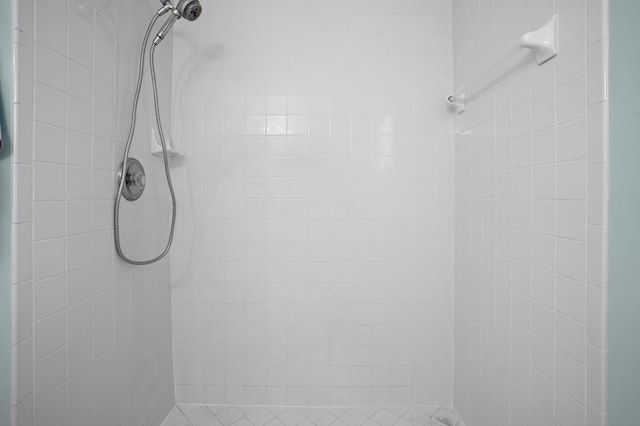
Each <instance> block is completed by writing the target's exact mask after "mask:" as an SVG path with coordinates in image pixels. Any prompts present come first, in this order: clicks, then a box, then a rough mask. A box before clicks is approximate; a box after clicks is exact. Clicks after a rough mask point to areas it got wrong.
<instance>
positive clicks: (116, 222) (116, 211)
mask: <svg viewBox="0 0 640 426" xmlns="http://www.w3.org/2000/svg"><path fill="white" fill-rule="evenodd" d="M159 17H160V14H159V13H156V14H155V15H154V17H153V18H152V19H151V22H150V23H149V26H148V28H147V32H146V33H145V35H144V40H143V42H142V49H141V52H140V67H139V71H138V83H137V85H136V90H135V94H134V96H133V108H132V111H131V124H130V126H129V135H128V136H127V143H126V145H125V148H124V155H123V159H122V174H121V176H120V184H119V185H118V193H117V195H116V199H115V203H114V207H113V234H114V240H115V245H116V252H117V253H118V256H119V257H120V259H122V260H123V261H125V262H126V263H128V264H130V265H138V266H140V265H150V264H152V263H155V262H157V261H159V260H160V259H162V258H163V257H165V256H166V255H167V253H169V250H170V249H171V243H172V242H173V232H174V230H175V227H176V210H177V205H176V195H175V192H174V190H173V183H172V182H171V172H170V170H169V155H168V153H167V145H166V143H165V138H164V132H163V131H162V121H161V119H160V103H159V100H158V83H157V81H156V70H155V63H154V53H155V48H156V44H154V43H152V45H151V49H150V50H149V68H150V70H151V83H152V86H153V101H154V107H155V113H156V124H157V126H158V134H159V135H160V143H161V144H162V156H163V158H164V172H165V176H166V178H167V185H168V186H169V192H170V193H171V204H172V208H173V209H172V215H171V228H170V231H169V239H168V241H167V244H166V246H165V248H164V250H163V251H162V253H160V254H159V255H158V256H156V257H154V258H152V259H149V260H133V259H130V258H129V257H127V255H125V254H124V252H123V251H122V246H121V244H120V202H121V201H122V191H123V190H124V184H125V178H126V170H127V161H128V160H129V151H130V150H131V143H132V142H133V135H134V133H135V130H136V120H137V114H138V101H139V100H140V91H141V89H142V80H143V76H144V53H145V51H146V50H147V44H148V42H149V36H150V35H151V31H152V29H153V26H154V25H155V23H156V21H157V20H158V18H159Z"/></svg>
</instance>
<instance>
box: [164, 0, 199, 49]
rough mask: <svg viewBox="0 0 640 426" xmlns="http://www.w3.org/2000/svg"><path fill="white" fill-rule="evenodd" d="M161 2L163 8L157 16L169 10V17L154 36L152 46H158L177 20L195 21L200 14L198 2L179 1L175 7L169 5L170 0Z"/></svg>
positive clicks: (196, 0)
mask: <svg viewBox="0 0 640 426" xmlns="http://www.w3.org/2000/svg"><path fill="white" fill-rule="evenodd" d="M161 2H162V4H163V7H162V9H160V11H158V14H159V15H161V14H164V13H165V12H168V11H169V10H171V16H169V18H168V19H167V21H166V22H165V23H164V25H162V27H161V28H160V31H159V32H158V35H156V38H155V40H153V44H155V45H158V44H160V42H161V41H162V40H164V38H165V36H166V35H167V34H168V33H169V30H170V29H171V27H173V24H175V23H176V21H177V20H178V19H180V18H184V19H186V20H187V21H195V20H196V19H198V18H199V17H200V14H201V13H202V5H201V4H200V2H199V1H198V0H179V1H178V4H177V5H176V6H175V7H173V5H172V4H171V0H161ZM162 11H165V12H162ZM161 12H162V13H161Z"/></svg>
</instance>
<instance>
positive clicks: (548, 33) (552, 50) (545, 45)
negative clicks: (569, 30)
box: [520, 15, 558, 64]
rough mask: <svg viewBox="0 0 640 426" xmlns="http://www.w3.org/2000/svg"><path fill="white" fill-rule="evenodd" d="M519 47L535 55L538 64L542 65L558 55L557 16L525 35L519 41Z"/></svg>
mask: <svg viewBox="0 0 640 426" xmlns="http://www.w3.org/2000/svg"><path fill="white" fill-rule="evenodd" d="M520 46H521V47H523V48H525V49H532V50H533V51H534V52H535V53H536V60H537V62H538V64H543V63H545V62H547V61H548V60H549V59H551V58H553V57H554V56H556V55H557V54H558V15H553V16H552V17H551V20H549V22H547V23H546V24H545V25H544V26H542V27H541V28H540V29H538V30H536V31H531V32H530V33H526V34H525V35H523V36H522V38H521V39H520Z"/></svg>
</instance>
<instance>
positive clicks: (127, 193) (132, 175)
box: [118, 157, 147, 201]
mask: <svg viewBox="0 0 640 426" xmlns="http://www.w3.org/2000/svg"><path fill="white" fill-rule="evenodd" d="M123 166H124V163H122V164H121V165H120V170H118V180H122V173H123V170H122V168H123ZM146 184H147V178H146V175H145V174H144V167H142V164H141V163H140V161H138V160H137V159H135V158H133V157H131V158H129V161H128V162H127V170H126V172H124V188H123V189H122V196H123V197H124V198H125V199H126V200H129V201H135V200H137V199H138V198H140V196H141V195H142V193H143V192H144V187H145V185H146Z"/></svg>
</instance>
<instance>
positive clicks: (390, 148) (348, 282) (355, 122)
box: [171, 0, 454, 406]
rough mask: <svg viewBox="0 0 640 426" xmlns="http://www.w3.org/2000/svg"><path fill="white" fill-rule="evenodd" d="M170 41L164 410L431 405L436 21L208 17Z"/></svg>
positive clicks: (400, 9)
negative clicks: (168, 400)
mask: <svg viewBox="0 0 640 426" xmlns="http://www.w3.org/2000/svg"><path fill="white" fill-rule="evenodd" d="M203 6H204V11H203V14H202V17H201V18H200V19H199V20H198V21H195V22H193V23H190V24H188V25H181V26H179V27H177V28H176V31H177V32H176V38H175V44H174V69H173V75H174V86H173V96H174V97H173V99H174V107H175V108H174V110H173V114H172V116H173V120H174V122H173V134H174V138H176V139H177V140H178V142H179V144H180V145H181V146H182V147H183V150H184V156H183V157H181V158H179V159H177V161H175V163H174V164H175V166H176V173H175V175H176V187H177V192H178V194H179V197H180V201H179V205H180V207H181V208H180V212H179V223H178V230H177V233H176V242H175V246H174V249H173V252H172V257H171V263H172V276H173V280H172V281H173V285H174V288H173V299H172V300H173V319H174V321H173V333H174V335H173V336H174V337H173V339H174V356H175V372H176V386H177V400H178V401H180V402H189V403H217V404H270V405H274V404H275V405H283V404H284V405H292V404H293V405H382V406H385V405H390V404H391V405H404V406H407V405H412V404H417V405H440V404H443V405H449V404H451V400H452V374H453V364H452V360H453V354H452V349H453V341H452V336H453V273H454V269H453V260H454V227H453V224H454V208H453V206H454V198H453V190H454V167H453V166H454V162H453V158H454V145H453V137H452V132H451V129H452V116H451V114H450V113H449V112H448V111H447V109H446V106H445V105H444V103H443V99H445V97H446V96H447V95H448V94H449V93H450V91H451V90H452V51H451V48H452V46H451V26H450V23H451V2H449V1H437V2H431V1H424V2H422V1H420V2H416V1H390V0H383V1H369V2H362V1H355V0H349V1H312V2H306V1H268V2H263V1H246V2H244V1H243V2H238V1H220V0H217V1H216V0H211V1H207V2H206V3H205V4H203Z"/></svg>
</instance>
